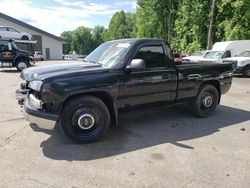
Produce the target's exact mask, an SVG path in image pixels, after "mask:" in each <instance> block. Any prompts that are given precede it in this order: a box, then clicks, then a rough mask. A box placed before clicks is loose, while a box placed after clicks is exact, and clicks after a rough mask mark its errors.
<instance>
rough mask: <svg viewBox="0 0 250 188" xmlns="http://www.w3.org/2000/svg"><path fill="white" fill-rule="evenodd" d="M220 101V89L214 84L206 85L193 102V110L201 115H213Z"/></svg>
mask: <svg viewBox="0 0 250 188" xmlns="http://www.w3.org/2000/svg"><path fill="white" fill-rule="evenodd" d="M218 102H219V93H218V90H217V89H216V88H215V87H214V86H212V85H207V84H206V85H204V86H202V87H201V88H200V91H199V93H198V95H197V97H196V99H195V101H194V103H193V111H194V113H195V115H197V116H199V117H209V116H211V115H212V114H213V113H214V111H215V109H216V107H217V105H218Z"/></svg>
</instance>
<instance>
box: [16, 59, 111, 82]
mask: <svg viewBox="0 0 250 188" xmlns="http://www.w3.org/2000/svg"><path fill="white" fill-rule="evenodd" d="M100 71H101V72H103V71H108V69H107V68H104V67H102V66H101V65H99V64H94V63H88V62H77V63H72V62H70V63H69V64H57V65H48V66H42V67H32V68H27V69H24V70H23V71H22V73H21V76H20V77H21V78H22V79H23V80H26V81H33V80H44V79H46V78H50V77H55V76H60V75H65V74H70V73H71V74H75V73H91V72H100Z"/></svg>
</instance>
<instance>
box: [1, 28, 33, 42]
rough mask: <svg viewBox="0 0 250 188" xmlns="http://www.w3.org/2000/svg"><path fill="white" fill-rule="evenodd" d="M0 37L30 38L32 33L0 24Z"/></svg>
mask: <svg viewBox="0 0 250 188" xmlns="http://www.w3.org/2000/svg"><path fill="white" fill-rule="evenodd" d="M0 38H11V39H19V40H32V35H31V34H29V33H26V32H22V31H19V30H17V29H15V28H12V27H7V26H0Z"/></svg>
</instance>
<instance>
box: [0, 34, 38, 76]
mask: <svg viewBox="0 0 250 188" xmlns="http://www.w3.org/2000/svg"><path fill="white" fill-rule="evenodd" d="M32 64H34V55H33V54H32V53H31V52H28V51H24V50H20V49H18V48H17V46H16V44H15V42H14V40H12V39H4V38H0V68H11V67H16V68H17V70H19V71H22V70H23V69H25V68H27V67H29V66H31V65H32Z"/></svg>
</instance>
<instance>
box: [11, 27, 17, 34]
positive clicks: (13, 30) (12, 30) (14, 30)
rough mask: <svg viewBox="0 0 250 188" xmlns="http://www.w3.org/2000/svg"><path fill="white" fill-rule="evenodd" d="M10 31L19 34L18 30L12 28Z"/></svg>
mask: <svg viewBox="0 0 250 188" xmlns="http://www.w3.org/2000/svg"><path fill="white" fill-rule="evenodd" d="M9 31H10V32H16V33H17V30H16V29H13V28H10V27H9Z"/></svg>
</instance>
